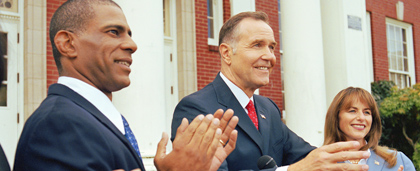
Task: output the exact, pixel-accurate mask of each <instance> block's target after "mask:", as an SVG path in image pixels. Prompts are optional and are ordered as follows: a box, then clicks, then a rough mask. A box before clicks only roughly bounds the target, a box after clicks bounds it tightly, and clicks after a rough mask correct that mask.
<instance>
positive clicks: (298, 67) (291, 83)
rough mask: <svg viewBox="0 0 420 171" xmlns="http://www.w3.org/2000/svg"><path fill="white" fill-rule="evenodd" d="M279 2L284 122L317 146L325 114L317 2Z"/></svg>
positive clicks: (320, 31) (320, 139) (320, 32)
mask: <svg viewBox="0 0 420 171" xmlns="http://www.w3.org/2000/svg"><path fill="white" fill-rule="evenodd" d="M280 2H281V12H282V15H281V16H282V18H281V20H282V32H283V51H284V53H283V55H284V56H283V62H284V64H283V66H284V73H285V75H284V76H285V80H284V82H285V100H286V101H285V104H286V112H287V116H286V123H287V126H288V127H289V128H290V129H291V130H292V131H294V132H295V133H296V134H297V135H299V136H301V137H302V138H303V139H305V140H306V141H308V142H309V143H311V144H312V145H315V146H320V145H322V143H323V138H324V137H323V135H324V133H323V132H324V120H325V113H326V96H325V76H324V57H323V42H322V25H321V7H320V1H319V0H285V1H280Z"/></svg>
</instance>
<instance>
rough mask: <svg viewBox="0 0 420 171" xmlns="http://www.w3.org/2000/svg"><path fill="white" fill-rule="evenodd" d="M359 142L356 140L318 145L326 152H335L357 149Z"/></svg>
mask: <svg viewBox="0 0 420 171" xmlns="http://www.w3.org/2000/svg"><path fill="white" fill-rule="evenodd" d="M359 148H360V143H359V142H357V141H345V142H336V143H333V144H329V145H324V146H322V147H320V149H321V150H323V151H326V152H328V153H336V152H340V151H348V150H359Z"/></svg>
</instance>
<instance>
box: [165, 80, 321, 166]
mask: <svg viewBox="0 0 420 171" xmlns="http://www.w3.org/2000/svg"><path fill="white" fill-rule="evenodd" d="M254 104H255V108H256V112H257V116H258V122H259V131H258V130H257V129H256V128H255V126H254V124H253V123H252V121H251V119H250V118H249V117H248V115H247V113H246V112H245V110H244V109H243V108H242V106H241V105H240V104H239V102H238V100H237V99H236V97H235V96H234V95H233V93H232V92H231V91H230V89H229V87H228V86H227V85H226V83H225V82H224V81H223V80H222V78H221V77H220V75H217V77H216V78H215V79H214V81H213V82H212V83H210V84H208V85H207V86H206V87H204V88H203V89H202V90H200V91H197V92H195V93H193V94H191V95H189V96H186V97H185V98H183V99H182V100H181V102H179V104H178V105H177V107H176V108H175V112H174V116H173V120H172V131H171V132H172V137H171V139H172V140H173V139H174V137H175V134H176V131H177V128H178V126H179V125H180V124H181V120H182V118H187V119H188V120H189V121H190V122H191V120H192V119H194V118H195V117H196V116H197V115H198V114H209V113H211V114H213V113H214V112H215V111H216V110H217V109H223V110H224V111H226V110H227V109H233V110H234V115H235V116H238V117H239V123H238V126H237V127H236V130H238V140H237V144H236V148H235V150H234V151H233V152H232V153H231V154H230V155H229V156H228V158H227V159H226V160H227V166H226V163H224V164H222V166H221V167H220V170H223V169H229V170H244V169H252V170H258V166H257V161H258V159H259V158H260V157H261V156H263V155H269V156H271V157H273V158H274V160H275V161H276V163H277V165H278V166H283V165H289V164H292V163H295V162H297V161H299V160H300V159H302V158H304V157H305V156H306V155H307V154H308V153H309V152H310V151H312V150H313V149H314V148H315V147H312V146H311V145H309V144H308V143H307V142H305V141H304V140H303V139H302V138H300V137H298V136H297V135H296V134H295V133H293V132H292V131H291V130H289V128H287V126H286V125H284V124H283V122H282V121H281V117H280V110H279V108H278V107H277V105H276V104H275V103H274V102H273V101H272V100H270V99H269V98H266V97H263V96H259V95H254ZM261 115H264V116H265V119H263V118H262V116H261Z"/></svg>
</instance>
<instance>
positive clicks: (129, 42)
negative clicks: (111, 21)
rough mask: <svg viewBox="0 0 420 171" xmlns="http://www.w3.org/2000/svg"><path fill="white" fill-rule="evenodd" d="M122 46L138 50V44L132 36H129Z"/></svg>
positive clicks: (130, 49) (131, 51) (132, 50)
mask: <svg viewBox="0 0 420 171" xmlns="http://www.w3.org/2000/svg"><path fill="white" fill-rule="evenodd" d="M121 48H122V49H124V50H126V51H129V52H130V53H134V52H136V51H137V44H136V43H135V42H134V41H133V39H132V38H131V37H127V40H126V41H125V42H124V43H123V44H122V45H121Z"/></svg>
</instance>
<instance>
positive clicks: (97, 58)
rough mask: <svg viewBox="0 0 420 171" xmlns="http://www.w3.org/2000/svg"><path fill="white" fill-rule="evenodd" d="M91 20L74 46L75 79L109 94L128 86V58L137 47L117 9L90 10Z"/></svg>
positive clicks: (73, 65)
mask: <svg viewBox="0 0 420 171" xmlns="http://www.w3.org/2000/svg"><path fill="white" fill-rule="evenodd" d="M93 10H94V12H95V17H94V18H93V19H91V20H90V21H89V23H88V24H87V27H86V30H85V31H83V32H81V33H80V34H77V35H76V36H75V39H74V46H75V49H76V52H77V57H76V58H75V59H74V61H73V63H72V67H73V68H74V70H75V71H76V74H75V76H74V75H72V76H73V77H76V78H78V79H80V80H82V81H84V82H86V83H88V84H90V85H92V86H94V87H96V88H98V89H99V90H101V91H102V92H104V93H105V94H106V95H107V96H108V97H109V98H111V97H112V96H111V93H112V92H114V91H118V90H120V89H122V88H124V87H127V86H128V85H129V84H130V79H129V74H130V72H131V69H130V65H131V63H132V58H131V54H132V53H134V52H135V51H136V50H137V45H136V44H135V43H134V41H133V40H132V39H131V31H130V27H129V26H128V24H127V21H126V18H125V16H124V14H123V12H122V10H121V9H120V8H118V7H117V6H113V5H96V6H94V7H93Z"/></svg>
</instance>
